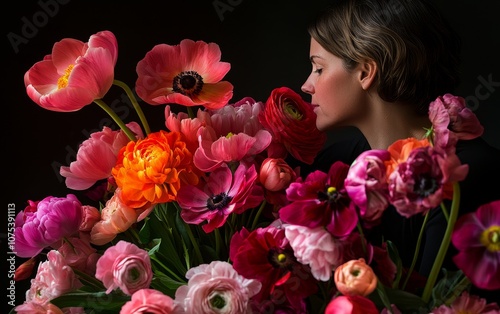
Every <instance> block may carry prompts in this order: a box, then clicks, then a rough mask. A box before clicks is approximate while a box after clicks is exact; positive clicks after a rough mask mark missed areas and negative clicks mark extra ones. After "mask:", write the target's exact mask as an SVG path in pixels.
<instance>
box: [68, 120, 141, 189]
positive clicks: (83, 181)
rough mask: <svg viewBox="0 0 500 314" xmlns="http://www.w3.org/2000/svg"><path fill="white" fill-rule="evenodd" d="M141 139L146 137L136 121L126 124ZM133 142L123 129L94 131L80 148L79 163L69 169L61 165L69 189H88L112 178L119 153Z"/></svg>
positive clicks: (77, 160) (74, 162)
mask: <svg viewBox="0 0 500 314" xmlns="http://www.w3.org/2000/svg"><path fill="white" fill-rule="evenodd" d="M127 127H128V128H129V129H130V130H132V132H134V133H135V134H136V135H137V137H138V138H143V137H144V135H143V133H142V130H141V127H140V126H139V124H137V123H136V122H131V123H128V124H127ZM129 141H130V139H129V138H128V137H127V135H126V134H125V132H123V131H122V130H119V131H113V130H112V129H110V128H108V127H106V126H105V127H104V128H103V129H102V131H99V132H94V133H92V134H91V135H90V138H89V139H87V140H85V141H83V143H82V144H81V145H80V147H79V148H78V153H77V155H76V161H73V162H72V163H71V164H70V165H69V167H68V166H61V168H60V169H59V173H60V174H61V176H63V177H65V178H66V186H67V187H68V188H70V189H72V190H86V189H88V188H90V187H91V186H92V185H94V183H96V182H97V181H99V180H103V179H107V178H109V177H110V176H111V169H113V167H114V166H115V163H116V159H117V156H118V152H119V151H120V149H121V148H122V147H123V146H125V145H126V144H127V143H128V142H129Z"/></svg>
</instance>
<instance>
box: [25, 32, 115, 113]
mask: <svg viewBox="0 0 500 314" xmlns="http://www.w3.org/2000/svg"><path fill="white" fill-rule="evenodd" d="M117 58H118V44H117V42H116V38H115V35H114V34H113V33H111V32H110V31H102V32H98V33H96V34H94V35H92V36H90V39H89V41H88V43H84V42H82V41H79V40H76V39H72V38H64V39H63V40H61V41H59V42H57V43H55V44H54V46H53V48H52V54H50V55H47V56H46V57H45V58H44V59H43V60H42V61H39V62H37V63H35V64H34V65H33V66H32V67H31V68H30V69H29V70H28V71H27V72H26V74H25V75H24V83H25V86H26V92H27V93H28V96H29V97H30V98H31V99H32V100H33V101H34V102H35V103H37V104H38V105H39V106H41V107H43V108H45V109H47V110H52V111H59V112H71V111H76V110H80V109H81V108H83V107H84V106H86V105H88V104H90V103H92V102H93V101H94V100H95V99H100V98H102V97H104V95H105V94H106V93H107V92H108V90H109V89H110V88H111V85H112V84H113V79H114V69H115V64H116V60H117Z"/></svg>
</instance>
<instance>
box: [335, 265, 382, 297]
mask: <svg viewBox="0 0 500 314" xmlns="http://www.w3.org/2000/svg"><path fill="white" fill-rule="evenodd" d="M334 280H335V285H336V286H337V289H338V290H339V292H340V293H342V294H343V295H348V296H350V295H361V296H367V295H369V294H370V293H372V292H373V290H375V288H376V287H377V276H375V273H374V272H373V269H372V268H371V267H370V266H369V265H368V264H366V262H365V259H364V258H360V259H357V260H354V259H353V260H350V261H348V262H347V263H344V264H342V265H340V266H339V267H337V268H336V269H335V274H334Z"/></svg>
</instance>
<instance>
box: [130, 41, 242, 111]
mask: <svg viewBox="0 0 500 314" xmlns="http://www.w3.org/2000/svg"><path fill="white" fill-rule="evenodd" d="M220 58H221V51H220V48H219V45H217V44H215V43H205V42H203V41H193V40H190V39H184V40H182V41H181V42H180V44H178V45H173V46H172V45H167V44H159V45H156V46H154V47H153V49H152V50H150V51H149V52H148V53H146V56H145V57H144V59H142V60H141V61H139V63H138V64H137V67H136V70H137V75H138V78H137V82H136V87H135V88H136V92H137V94H138V95H139V97H141V98H142V99H143V100H144V101H145V102H147V103H149V104H151V105H160V104H169V103H170V104H180V105H184V106H204V107H206V108H208V109H218V108H221V107H223V106H225V105H226V104H227V103H228V101H229V100H230V99H231V97H233V85H232V84H231V83H229V82H227V81H221V80H222V78H223V77H224V76H225V75H226V74H227V72H229V69H230V68H231V65H230V64H229V63H227V62H221V61H220Z"/></svg>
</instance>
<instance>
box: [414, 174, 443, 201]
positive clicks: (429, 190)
mask: <svg viewBox="0 0 500 314" xmlns="http://www.w3.org/2000/svg"><path fill="white" fill-rule="evenodd" d="M438 188H439V184H438V182H437V180H436V179H435V178H433V177H431V176H429V175H425V174H422V175H420V176H419V177H418V178H417V179H416V180H415V186H414V187H413V192H414V193H415V194H417V195H419V196H421V197H427V196H429V195H431V194H433V193H434V192H436V190H437V189H438Z"/></svg>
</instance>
